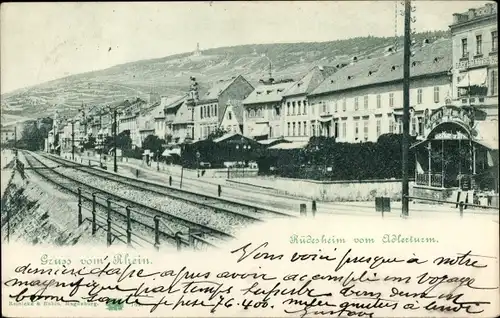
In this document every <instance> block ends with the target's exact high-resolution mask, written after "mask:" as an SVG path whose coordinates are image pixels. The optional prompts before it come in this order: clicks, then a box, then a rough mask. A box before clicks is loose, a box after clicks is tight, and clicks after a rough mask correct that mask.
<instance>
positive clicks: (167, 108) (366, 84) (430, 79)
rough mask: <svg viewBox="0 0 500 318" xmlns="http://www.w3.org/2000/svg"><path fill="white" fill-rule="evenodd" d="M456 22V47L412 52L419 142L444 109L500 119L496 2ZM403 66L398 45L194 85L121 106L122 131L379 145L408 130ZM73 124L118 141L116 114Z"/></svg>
mask: <svg viewBox="0 0 500 318" xmlns="http://www.w3.org/2000/svg"><path fill="white" fill-rule="evenodd" d="M453 19H454V20H453V23H452V24H451V26H450V29H451V34H452V36H451V39H438V40H436V41H434V42H433V43H429V41H424V42H423V43H414V44H413V48H412V50H413V53H412V57H411V66H410V74H411V88H410V95H411V96H410V107H411V115H410V116H411V124H410V132H411V134H412V135H414V136H417V137H419V138H424V137H425V136H426V133H427V132H428V131H427V130H428V128H429V118H428V117H429V116H430V115H431V114H432V113H433V112H434V111H436V110H437V109H439V108H441V107H442V106H443V105H455V106H458V107H461V106H474V107H476V108H479V109H482V110H484V112H485V115H486V116H487V119H491V120H496V117H497V113H498V111H497V105H498V103H497V97H498V70H497V65H498V52H497V48H498V47H497V45H498V44H497V42H498V37H497V23H496V4H487V5H486V6H485V7H482V8H477V9H470V10H469V11H468V12H466V13H461V14H454V15H453ZM402 64H403V52H402V51H399V52H392V48H390V47H389V48H387V50H386V54H385V55H384V56H380V57H377V58H371V59H358V57H356V56H354V57H352V60H351V61H349V62H348V63H342V64H339V65H335V66H326V65H325V66H316V67H314V68H312V69H311V70H309V72H307V74H305V75H304V76H302V78H299V79H298V80H295V81H292V80H281V81H273V80H272V79H269V80H268V81H261V82H260V83H258V84H257V85H255V87H254V86H253V85H252V84H251V83H250V82H249V81H247V80H246V79H245V78H244V76H242V75H236V76H234V77H233V78H231V79H227V80H221V81H219V82H217V83H215V84H214V85H213V86H212V87H211V88H209V89H208V90H202V89H199V88H198V84H197V83H196V80H195V79H194V78H192V79H191V80H192V83H191V84H192V85H191V88H190V90H189V92H187V93H186V95H184V96H162V97H160V96H158V95H155V94H151V96H150V98H149V100H147V101H142V100H137V101H135V102H132V103H128V104H127V105H122V106H123V107H120V108H119V113H118V133H119V132H120V131H123V130H130V132H131V136H132V141H133V144H134V145H135V146H137V147H141V143H142V141H143V140H144V138H145V137H146V136H147V135H149V134H154V135H157V136H158V137H160V138H162V139H165V140H167V142H168V143H170V144H182V143H184V142H193V141H198V140H202V139H205V138H207V136H208V135H209V134H210V133H211V132H213V131H215V130H217V129H224V130H226V131H229V132H235V133H240V134H243V135H245V136H247V137H250V138H254V139H257V140H260V141H262V142H263V143H273V142H274V141H275V140H281V139H284V140H287V141H292V142H294V143H296V145H297V147H300V145H303V144H304V143H305V142H307V140H308V139H309V138H310V137H312V136H327V137H335V138H336V139H337V140H338V141H341V142H364V141H376V140H377V138H378V137H379V136H380V135H381V134H385V133H401V132H402V121H401V119H402V110H403V91H402V81H403V71H402V68H403V65H402ZM113 107H117V106H116V105H111V108H113ZM74 120H75V123H74V124H73V131H75V129H76V131H77V133H76V135H77V136H76V140H77V142H78V141H79V140H83V139H84V138H85V136H88V135H89V134H92V135H94V136H98V135H109V134H111V122H112V112H111V111H106V109H102V108H99V107H97V110H96V111H93V110H92V109H87V110H85V111H84V112H82V113H81V114H79V116H78V117H77V118H75V119H74ZM63 126H64V127H63ZM75 127H76V128H75ZM57 129H58V130H59V133H61V132H62V133H63V135H64V136H63V138H62V140H68V139H69V138H70V136H71V129H70V124H69V122H67V123H66V125H62V124H60V125H59V127H57Z"/></svg>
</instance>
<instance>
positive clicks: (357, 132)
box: [354, 121, 359, 140]
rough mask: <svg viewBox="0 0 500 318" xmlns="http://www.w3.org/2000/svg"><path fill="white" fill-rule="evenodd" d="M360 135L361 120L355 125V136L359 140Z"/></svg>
mask: <svg viewBox="0 0 500 318" xmlns="http://www.w3.org/2000/svg"><path fill="white" fill-rule="evenodd" d="M358 136H359V122H357V121H356V123H355V125H354V138H355V139H356V140H357V139H358Z"/></svg>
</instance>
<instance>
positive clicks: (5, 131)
mask: <svg viewBox="0 0 500 318" xmlns="http://www.w3.org/2000/svg"><path fill="white" fill-rule="evenodd" d="M15 139H16V131H15V128H14V127H3V126H2V139H1V141H2V144H6V143H9V142H12V141H15Z"/></svg>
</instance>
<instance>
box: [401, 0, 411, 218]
mask: <svg viewBox="0 0 500 318" xmlns="http://www.w3.org/2000/svg"><path fill="white" fill-rule="evenodd" d="M404 21H405V29H404V30H405V31H404V63H403V155H402V159H403V167H402V168H403V171H402V172H403V173H402V174H403V185H402V190H403V191H402V198H401V199H402V200H401V201H402V214H403V216H404V217H405V216H408V214H409V211H408V201H409V199H408V195H409V184H408V183H409V176H408V155H409V142H410V54H411V52H410V44H411V39H410V23H411V2H410V0H405V12H404Z"/></svg>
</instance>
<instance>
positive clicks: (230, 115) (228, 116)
mask: <svg viewBox="0 0 500 318" xmlns="http://www.w3.org/2000/svg"><path fill="white" fill-rule="evenodd" d="M232 116H233V115H232V114H231V112H230V111H229V112H227V119H229V120H231V119H233V117H232Z"/></svg>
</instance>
